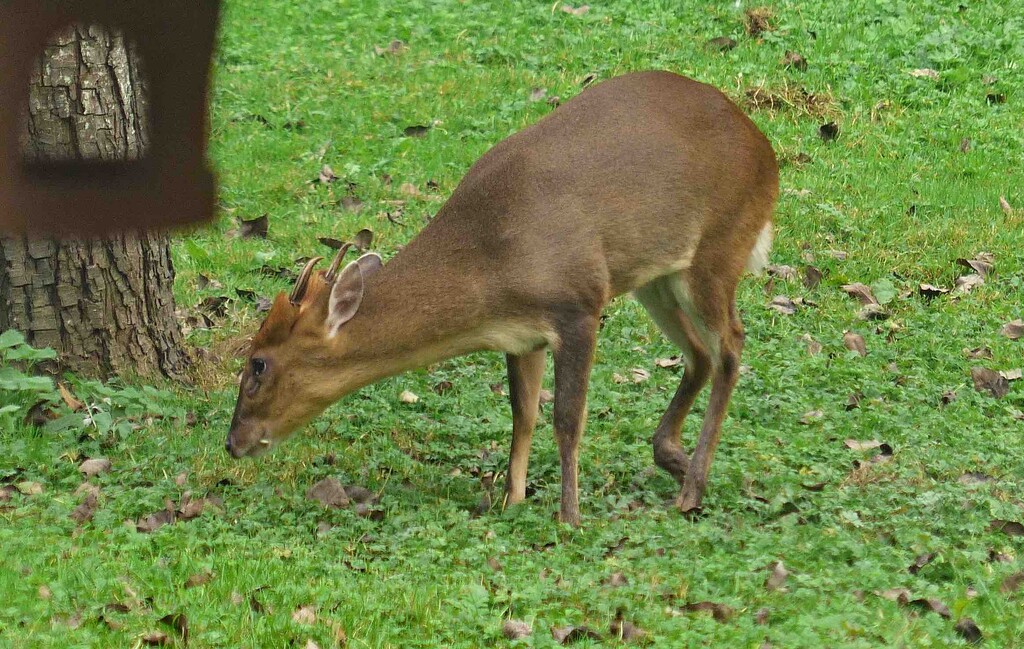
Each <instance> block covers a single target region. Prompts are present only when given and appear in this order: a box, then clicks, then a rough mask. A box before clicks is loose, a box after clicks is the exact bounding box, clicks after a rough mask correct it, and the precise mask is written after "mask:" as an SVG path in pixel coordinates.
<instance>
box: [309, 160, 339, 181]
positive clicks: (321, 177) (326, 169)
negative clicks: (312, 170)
mask: <svg viewBox="0 0 1024 649" xmlns="http://www.w3.org/2000/svg"><path fill="white" fill-rule="evenodd" d="M337 180H338V175H337V174H335V173H334V169H331V165H329V164H325V165H324V166H322V167H320V173H319V174H317V177H316V180H315V181H314V182H318V183H320V184H321V185H330V184H331V183H333V182H337Z"/></svg>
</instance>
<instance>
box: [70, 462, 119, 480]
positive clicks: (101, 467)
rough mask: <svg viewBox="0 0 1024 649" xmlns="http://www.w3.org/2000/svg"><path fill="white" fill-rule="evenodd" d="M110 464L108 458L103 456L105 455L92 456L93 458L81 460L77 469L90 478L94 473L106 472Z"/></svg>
mask: <svg viewBox="0 0 1024 649" xmlns="http://www.w3.org/2000/svg"><path fill="white" fill-rule="evenodd" d="M110 466H111V464H110V460H108V459H107V458H105V457H94V458H90V459H88V460H86V461H85V462H82V463H81V464H80V465H78V470H79V471H80V472H81V473H82V475H84V476H85V477H86V478H91V477H93V476H94V475H99V474H100V473H106V472H107V471H109V470H110Z"/></svg>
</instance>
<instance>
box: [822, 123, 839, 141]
mask: <svg viewBox="0 0 1024 649" xmlns="http://www.w3.org/2000/svg"><path fill="white" fill-rule="evenodd" d="M818 135H819V136H820V137H821V139H822V140H824V141H826V142H831V141H833V140H835V139H836V138H838V137H839V125H838V124H836V123H835V122H828V123H826V124H822V125H821V126H819V127H818Z"/></svg>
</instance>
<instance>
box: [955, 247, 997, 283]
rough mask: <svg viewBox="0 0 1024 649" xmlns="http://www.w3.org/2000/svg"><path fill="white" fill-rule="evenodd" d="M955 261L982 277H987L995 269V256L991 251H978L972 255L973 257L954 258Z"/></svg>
mask: <svg viewBox="0 0 1024 649" xmlns="http://www.w3.org/2000/svg"><path fill="white" fill-rule="evenodd" d="M956 263H958V264H960V265H961V266H963V267H964V268H970V269H971V270H973V271H974V272H975V273H977V274H979V275H981V276H982V277H988V276H989V275H990V274H992V271H993V270H994V269H995V266H996V258H995V256H994V255H993V254H992V253H991V252H979V253H978V254H976V255H974V258H973V259H964V258H963V257H961V258H959V259H957V260H956Z"/></svg>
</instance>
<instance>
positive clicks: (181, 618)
mask: <svg viewBox="0 0 1024 649" xmlns="http://www.w3.org/2000/svg"><path fill="white" fill-rule="evenodd" d="M159 622H160V624H165V625H167V626H169V627H170V628H171V629H173V630H174V632H175V633H176V634H177V635H178V637H180V638H181V641H182V642H183V643H184V644H185V646H188V617H186V616H185V614H184V613H170V614H168V615H165V616H163V617H162V618H160V620H159Z"/></svg>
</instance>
